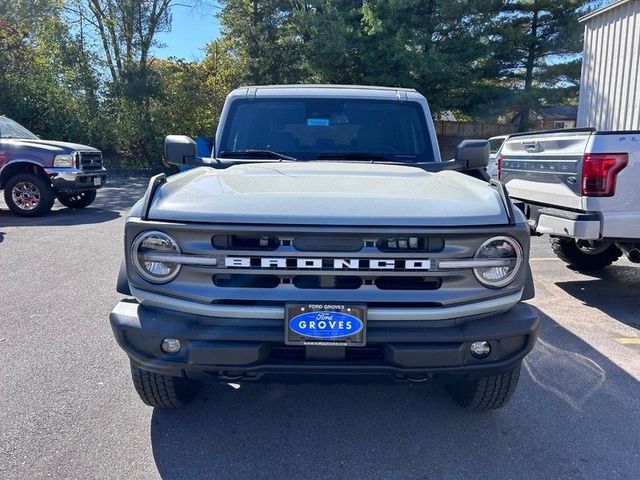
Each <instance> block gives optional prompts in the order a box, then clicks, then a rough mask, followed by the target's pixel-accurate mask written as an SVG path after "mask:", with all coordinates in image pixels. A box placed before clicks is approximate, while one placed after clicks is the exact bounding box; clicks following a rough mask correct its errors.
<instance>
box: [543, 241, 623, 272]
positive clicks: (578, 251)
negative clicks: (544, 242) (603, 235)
mask: <svg viewBox="0 0 640 480" xmlns="http://www.w3.org/2000/svg"><path fill="white" fill-rule="evenodd" d="M550 242H551V249H552V250H553V253H555V254H556V255H557V256H558V258H559V259H560V260H562V261H563V262H565V263H566V264H568V265H569V266H571V267H574V268H576V269H577V270H597V269H599V268H604V267H608V266H609V265H611V264H612V263H613V262H615V261H616V260H618V258H620V256H621V255H622V251H621V250H620V249H619V248H618V247H616V246H615V245H614V244H612V243H611V242H608V241H606V240H594V241H592V240H574V239H572V238H551V240H550Z"/></svg>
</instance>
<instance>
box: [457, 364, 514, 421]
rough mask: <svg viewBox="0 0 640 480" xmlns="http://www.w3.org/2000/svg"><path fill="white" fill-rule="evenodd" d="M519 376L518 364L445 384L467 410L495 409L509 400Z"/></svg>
mask: <svg viewBox="0 0 640 480" xmlns="http://www.w3.org/2000/svg"><path fill="white" fill-rule="evenodd" d="M519 378H520V365H518V366H517V367H516V368H514V369H513V370H510V371H508V372H505V373H502V374H500V375H494V376H492V377H484V378H478V379H475V380H466V381H464V382H460V383H453V384H451V385H447V390H448V392H449V395H451V396H452V397H453V399H454V400H455V401H456V402H458V403H459V404H460V405H461V406H463V407H465V408H468V409H469V410H478V411H482V410H495V409H496V408H500V407H503V406H505V405H506V404H507V402H509V399H510V398H511V396H512V395H513V393H514V392H515V391H516V386H517V385H518V379H519Z"/></svg>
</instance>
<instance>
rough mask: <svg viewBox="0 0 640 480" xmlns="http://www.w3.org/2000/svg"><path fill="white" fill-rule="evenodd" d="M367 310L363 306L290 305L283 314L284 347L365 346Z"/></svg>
mask: <svg viewBox="0 0 640 480" xmlns="http://www.w3.org/2000/svg"><path fill="white" fill-rule="evenodd" d="M366 332H367V310H366V307H365V306H363V305H357V306H355V305H342V304H315V303H314V304H289V305H287V307H286V313H285V343H286V344H287V345H329V346H336V345H338V346H347V345H348V346H364V345H365V343H366Z"/></svg>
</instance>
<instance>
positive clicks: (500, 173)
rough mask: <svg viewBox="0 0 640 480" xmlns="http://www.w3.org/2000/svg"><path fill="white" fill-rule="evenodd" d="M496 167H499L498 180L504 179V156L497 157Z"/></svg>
mask: <svg viewBox="0 0 640 480" xmlns="http://www.w3.org/2000/svg"><path fill="white" fill-rule="evenodd" d="M496 165H497V166H498V179H501V178H502V154H499V155H498V156H497V157H496Z"/></svg>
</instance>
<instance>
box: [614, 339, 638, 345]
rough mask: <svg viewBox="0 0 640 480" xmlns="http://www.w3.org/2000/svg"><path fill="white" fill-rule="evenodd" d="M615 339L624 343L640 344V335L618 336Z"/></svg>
mask: <svg viewBox="0 0 640 480" xmlns="http://www.w3.org/2000/svg"><path fill="white" fill-rule="evenodd" d="M614 340H615V341H616V342H618V343H621V344H623V345H640V337H618V338H614Z"/></svg>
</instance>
